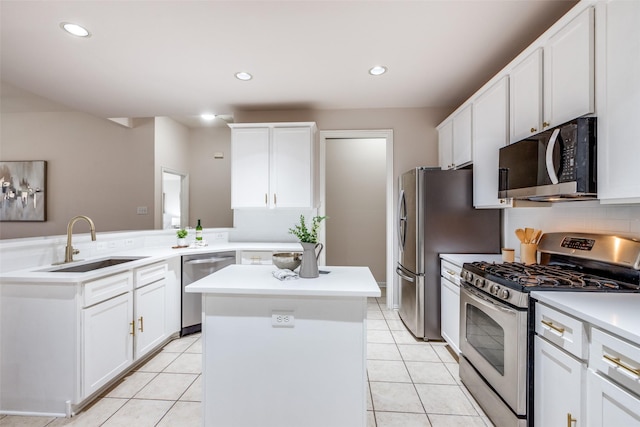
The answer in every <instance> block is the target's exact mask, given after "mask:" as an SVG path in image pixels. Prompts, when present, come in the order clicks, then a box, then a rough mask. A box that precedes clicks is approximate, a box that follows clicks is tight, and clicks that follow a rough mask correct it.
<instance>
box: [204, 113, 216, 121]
mask: <svg viewBox="0 0 640 427" xmlns="http://www.w3.org/2000/svg"><path fill="white" fill-rule="evenodd" d="M200 118H201V119H202V120H213V119H215V118H216V115H215V114H210V113H204V114H200Z"/></svg>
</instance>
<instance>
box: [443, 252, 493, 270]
mask: <svg viewBox="0 0 640 427" xmlns="http://www.w3.org/2000/svg"><path fill="white" fill-rule="evenodd" d="M440 258H442V259H445V260H447V261H449V262H451V263H453V264H455V265H457V266H458V267H462V264H464V263H465V262H476V261H486V262H497V263H502V254H440Z"/></svg>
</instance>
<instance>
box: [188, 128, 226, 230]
mask: <svg viewBox="0 0 640 427" xmlns="http://www.w3.org/2000/svg"><path fill="white" fill-rule="evenodd" d="M189 144H190V146H189V147H190V148H189V164H190V165H191V174H190V176H189V186H190V188H191V199H190V221H191V224H192V225H195V223H196V221H197V219H198V218H200V219H201V220H202V226H203V227H205V228H209V227H232V226H233V211H232V210H231V129H230V128H229V127H228V126H226V125H225V126H217V127H210V128H198V129H191V131H190V138H189ZM216 152H219V153H223V155H224V158H222V159H214V158H213V155H214V153H216Z"/></svg>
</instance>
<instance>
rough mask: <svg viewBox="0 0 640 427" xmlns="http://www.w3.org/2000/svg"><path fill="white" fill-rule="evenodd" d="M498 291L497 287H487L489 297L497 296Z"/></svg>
mask: <svg viewBox="0 0 640 427" xmlns="http://www.w3.org/2000/svg"><path fill="white" fill-rule="evenodd" d="M499 290H500V287H499V286H497V285H491V286H489V293H490V294H491V295H498V291H499Z"/></svg>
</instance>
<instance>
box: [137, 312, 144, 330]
mask: <svg viewBox="0 0 640 427" xmlns="http://www.w3.org/2000/svg"><path fill="white" fill-rule="evenodd" d="M138 322H140V327H139V328H138V329H139V330H140V332H144V317H142V316H140V318H139V319H138Z"/></svg>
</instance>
